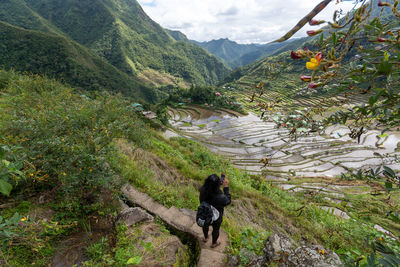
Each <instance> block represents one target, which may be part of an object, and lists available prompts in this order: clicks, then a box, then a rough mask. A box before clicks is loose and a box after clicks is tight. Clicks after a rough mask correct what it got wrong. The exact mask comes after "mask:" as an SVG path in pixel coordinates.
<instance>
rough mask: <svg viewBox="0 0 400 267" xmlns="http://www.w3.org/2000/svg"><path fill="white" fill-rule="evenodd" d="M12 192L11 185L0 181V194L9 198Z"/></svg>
mask: <svg viewBox="0 0 400 267" xmlns="http://www.w3.org/2000/svg"><path fill="white" fill-rule="evenodd" d="M11 190H12V185H11V184H9V183H7V182H6V181H4V180H0V193H2V194H3V195H6V196H9V195H10V193H11Z"/></svg>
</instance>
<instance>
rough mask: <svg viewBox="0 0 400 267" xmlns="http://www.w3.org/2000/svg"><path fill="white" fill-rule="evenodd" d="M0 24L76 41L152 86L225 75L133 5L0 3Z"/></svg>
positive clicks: (121, 0)
mask: <svg viewBox="0 0 400 267" xmlns="http://www.w3.org/2000/svg"><path fill="white" fill-rule="evenodd" d="M0 21H4V22H7V23H10V24H12V25H15V26H19V27H22V28H24V29H28V30H38V31H42V32H43V34H45V35H49V34H52V35H58V36H63V37H64V39H63V40H66V39H71V40H73V41H76V42H78V43H79V44H81V45H83V46H85V47H86V48H88V50H89V51H90V53H92V54H96V55H97V56H100V57H102V58H103V59H105V60H106V61H108V62H109V63H110V64H112V65H113V66H114V67H116V68H117V69H118V70H120V71H122V72H124V73H126V74H128V75H130V76H132V77H140V78H141V79H142V80H144V81H149V80H151V78H154V77H156V78H157V79H155V80H158V81H160V82H159V84H153V85H156V86H157V85H162V83H163V78H165V79H164V80H166V81H167V83H168V82H170V83H171V82H172V83H178V81H179V80H183V81H185V82H187V83H196V84H212V83H215V82H217V81H218V80H220V79H221V78H223V77H224V76H226V75H227V74H228V72H229V70H228V69H227V68H226V67H225V66H224V65H223V63H222V62H220V61H219V60H218V59H217V58H215V57H214V56H212V55H210V54H209V53H207V52H206V51H204V50H203V49H201V48H199V47H198V46H195V45H193V44H189V43H185V42H177V41H175V40H174V39H173V38H171V37H170V35H169V34H168V33H167V32H166V31H165V30H164V29H163V28H162V27H161V26H160V25H158V24H157V23H155V22H154V21H153V20H151V19H150V18H149V17H148V16H147V15H146V13H145V12H144V11H143V9H142V8H141V6H140V5H139V4H138V2H137V1H136V0H116V1H111V0H91V1H89V0H84V1H82V0H68V1H53V0H5V1H1V2H0ZM42 36H43V35H42ZM4 38H7V37H4ZM10 41H11V40H10ZM26 41H27V40H26ZM29 47H31V46H30V45H27V46H26V49H30V48H29ZM31 52H32V54H34V51H31ZM19 60H21V61H24V60H26V58H19ZM16 63H18V64H19V65H22V64H23V62H16ZM1 64H2V65H4V64H5V62H0V65H1ZM7 64H8V65H11V64H10V63H7ZM18 64H17V65H18ZM10 67H12V66H10ZM149 75H150V76H151V77H148V76H149Z"/></svg>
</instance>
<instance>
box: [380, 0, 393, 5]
mask: <svg viewBox="0 0 400 267" xmlns="http://www.w3.org/2000/svg"><path fill="white" fill-rule="evenodd" d="M378 6H390V3H388V2H382V1H380V0H379V2H378Z"/></svg>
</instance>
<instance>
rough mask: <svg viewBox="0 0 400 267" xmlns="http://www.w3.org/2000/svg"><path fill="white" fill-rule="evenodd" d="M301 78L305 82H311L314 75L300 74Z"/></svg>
mask: <svg viewBox="0 0 400 267" xmlns="http://www.w3.org/2000/svg"><path fill="white" fill-rule="evenodd" d="M300 79H301V80H302V81H303V82H311V79H312V77H311V76H306V75H302V76H300Z"/></svg>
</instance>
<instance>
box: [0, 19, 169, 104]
mask: <svg viewBox="0 0 400 267" xmlns="http://www.w3.org/2000/svg"><path fill="white" fill-rule="evenodd" d="M0 43H1V45H0V62H1V66H2V67H5V68H6V69H10V68H13V69H15V70H19V71H28V72H32V73H35V74H41V75H46V76H48V77H52V78H57V79H59V80H61V81H65V82H67V83H69V84H70V85H72V86H74V87H76V88H81V89H85V90H110V91H114V92H122V93H124V94H125V95H128V96H131V97H135V98H141V99H145V100H146V101H157V100H158V99H159V98H160V97H162V95H165V94H163V93H161V92H159V91H158V90H157V89H155V88H150V87H148V86H146V85H144V84H143V83H141V82H139V81H137V80H135V79H134V78H133V76H129V75H128V74H126V73H124V72H122V71H120V70H118V69H117V68H116V67H114V66H112V65H111V64H110V63H108V62H107V61H106V60H104V59H102V58H100V57H98V56H95V55H93V54H92V53H90V51H89V50H88V49H87V48H85V47H83V46H82V45H79V44H78V43H76V42H74V41H72V40H69V39H67V38H65V37H63V36H59V35H49V34H46V33H43V32H39V31H33V30H25V29H22V28H20V27H16V26H12V25H10V24H7V23H4V22H0Z"/></svg>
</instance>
